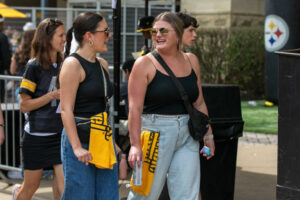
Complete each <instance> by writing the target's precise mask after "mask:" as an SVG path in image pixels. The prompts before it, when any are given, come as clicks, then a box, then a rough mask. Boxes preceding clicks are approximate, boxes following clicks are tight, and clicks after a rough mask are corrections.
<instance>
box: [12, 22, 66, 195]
mask: <svg viewBox="0 0 300 200" xmlns="http://www.w3.org/2000/svg"><path fill="white" fill-rule="evenodd" d="M65 42H66V33H65V28H64V26H63V23H62V21H60V20H57V19H49V18H47V19H45V20H43V21H42V22H41V23H40V24H39V25H38V27H37V30H36V32H35V34H34V37H33V41H32V49H31V57H32V59H31V60H29V61H28V63H27V66H26V71H25V73H24V76H23V79H22V82H21V85H20V95H21V98H20V108H21V111H22V112H23V113H25V118H26V123H25V126H24V130H25V133H24V136H23V141H22V153H23V154H22V155H23V164H24V181H23V183H22V185H21V186H20V187H19V186H18V185H15V186H14V187H13V199H22V200H23V199H26V200H29V199H31V198H32V196H33V194H34V193H35V191H36V190H37V189H38V187H39V185H40V179H41V177H42V171H43V169H47V168H53V169H54V174H53V180H55V181H56V184H55V186H57V187H58V192H59V193H60V194H59V195H62V192H63V187H64V177H63V170H62V165H61V157H60V146H61V142H60V141H61V131H62V121H61V116H60V114H58V113H56V110H57V107H58V104H59V101H58V100H59V98H60V91H59V90H56V87H55V82H56V76H57V74H58V72H59V66H60V64H61V63H62V61H63V55H62V51H63V50H64V44H65ZM55 195H56V194H55Z"/></svg>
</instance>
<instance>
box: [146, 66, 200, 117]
mask: <svg viewBox="0 0 300 200" xmlns="http://www.w3.org/2000/svg"><path fill="white" fill-rule="evenodd" d="M177 79H178V80H179V81H180V83H181V84H182V86H183V88H184V90H185V91H186V93H187V94H188V96H189V99H190V101H191V102H194V101H196V100H197V98H198V96H199V88H198V85H197V76H196V73H195V72H194V70H193V69H192V72H191V73H190V74H189V75H188V76H185V77H177ZM143 114H162V115H180V114H188V112H187V110H186V109H185V107H184V103H183V100H182V99H181V96H180V93H179V90H178V88H177V87H176V85H175V83H174V82H173V81H172V79H171V77H170V76H168V75H165V74H163V73H161V72H160V71H159V70H156V74H155V76H154V78H153V80H152V81H151V83H150V84H149V85H148V87H147V91H146V95H145V101H144V110H143Z"/></svg>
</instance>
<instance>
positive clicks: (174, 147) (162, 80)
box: [128, 12, 214, 200]
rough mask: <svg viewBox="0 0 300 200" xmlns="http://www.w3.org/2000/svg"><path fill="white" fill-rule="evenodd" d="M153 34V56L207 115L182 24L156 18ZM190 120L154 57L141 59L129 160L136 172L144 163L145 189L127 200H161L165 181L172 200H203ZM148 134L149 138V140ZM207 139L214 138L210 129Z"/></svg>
mask: <svg viewBox="0 0 300 200" xmlns="http://www.w3.org/2000/svg"><path fill="white" fill-rule="evenodd" d="M151 32H152V41H153V46H154V51H157V52H158V53H159V54H160V56H161V57H162V58H163V59H164V61H165V62H166V63H167V65H168V66H169V67H170V69H171V70H172V71H173V73H174V74H175V76H176V77H177V78H178V79H179V81H180V82H181V84H182V85H183V87H184V89H185V90H186V92H187V94H188V96H189V99H190V101H192V102H193V106H194V107H195V108H196V109H198V110H200V111H202V112H203V113H206V114H207V108H206V105H205V102H204V99H203V96H202V89H201V81H200V66H199V63H198V60H197V57H196V56H195V55H193V54H186V53H183V52H182V51H181V47H180V46H181V42H182V35H183V24H182V21H181V20H180V18H178V16H176V14H173V13H170V12H164V13H161V14H160V15H158V16H157V17H156V18H155V20H154V23H153V29H152V30H151ZM188 119H189V115H188V113H187V111H186V109H185V106H184V103H183V101H182V100H181V96H180V93H179V91H178V89H177V87H176V86H175V85H174V83H173V81H172V79H171V77H170V76H169V75H168V73H167V72H166V71H165V70H164V69H163V67H162V66H161V65H160V63H159V62H158V61H157V60H156V59H155V57H154V56H153V55H152V54H151V53H149V54H147V55H146V56H143V57H141V58H139V59H137V61H136V62H135V64H134V67H133V70H132V72H131V76H130V79H129V132H130V141H131V149H130V152H129V156H128V160H129V164H130V165H131V167H133V168H135V167H137V166H136V163H137V164H138V165H140V163H142V165H143V179H142V185H141V186H133V185H132V190H131V191H130V193H129V195H128V200H133V199H147V200H156V199H158V198H159V196H160V193H161V191H162V189H163V186H164V183H165V181H166V179H167V183H168V189H169V194H170V198H171V199H172V200H182V199H184V200H195V199H198V193H199V185H200V161H199V142H198V141H195V140H194V139H193V138H192V137H191V136H190V134H189V131H188ZM149 133H150V134H149ZM147 134H149V135H150V137H148V140H147V139H146V140H145V138H147ZM205 137H206V138H211V137H212V130H211V128H209V130H208V132H207V133H206V135H205ZM141 143H142V144H143V146H142V145H141ZM147 145H148V146H147ZM153 145H154V146H153ZM205 145H206V146H208V147H209V148H210V150H211V155H210V156H208V155H204V156H207V159H210V158H211V157H212V156H213V155H214V141H213V140H205ZM145 146H146V148H145ZM153 152H154V153H153ZM148 167H149V168H148ZM149 169H151V170H149ZM144 174H146V175H144ZM149 180H150V181H149ZM149 188H150V189H149Z"/></svg>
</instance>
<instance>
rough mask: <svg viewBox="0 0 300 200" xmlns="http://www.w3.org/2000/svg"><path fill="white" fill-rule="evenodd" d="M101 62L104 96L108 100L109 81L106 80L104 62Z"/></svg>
mask: <svg viewBox="0 0 300 200" xmlns="http://www.w3.org/2000/svg"><path fill="white" fill-rule="evenodd" d="M96 59H97V58H96ZM99 64H100V68H101V71H102V76H103V85H104V97H105V99H106V100H108V97H107V82H106V77H105V74H104V69H103V66H102V64H101V63H100V62H99Z"/></svg>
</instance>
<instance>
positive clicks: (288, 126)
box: [276, 49, 300, 200]
mask: <svg viewBox="0 0 300 200" xmlns="http://www.w3.org/2000/svg"><path fill="white" fill-rule="evenodd" d="M277 54H278V63H279V65H278V66H279V77H278V80H279V82H278V83H279V85H278V94H279V104H278V172H277V186H276V196H277V200H288V199H300V178H299V174H300V149H299V144H300V134H299V130H300V124H299V119H300V112H299V111H300V103H299V99H300V49H295V50H287V51H279V52H277Z"/></svg>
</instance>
